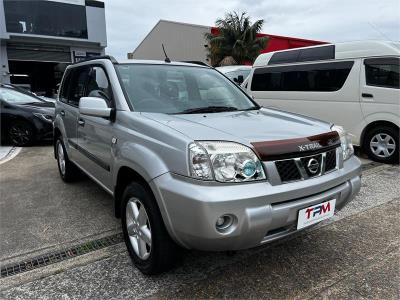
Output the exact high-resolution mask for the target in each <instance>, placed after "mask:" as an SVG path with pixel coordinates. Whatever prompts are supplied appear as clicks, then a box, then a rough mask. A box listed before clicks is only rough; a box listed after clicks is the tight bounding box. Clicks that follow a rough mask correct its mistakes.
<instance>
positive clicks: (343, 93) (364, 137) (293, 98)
mask: <svg viewBox="0 0 400 300" xmlns="http://www.w3.org/2000/svg"><path fill="white" fill-rule="evenodd" d="M399 62H400V43H395V42H384V41H362V42H361V41H360V42H348V43H338V44H327V45H322V46H313V47H305V48H298V49H289V50H283V51H276V52H270V53H265V54H261V55H260V56H259V57H258V58H257V59H256V61H255V62H254V65H253V69H252V71H251V73H250V76H249V78H248V81H246V82H245V84H246V91H247V92H248V93H249V94H250V95H251V96H252V97H253V98H254V99H255V100H256V101H257V102H258V103H259V104H261V105H262V106H265V107H273V108H278V109H282V110H286V111H290V112H295V113H299V114H303V115H308V116H313V117H316V118H318V119H322V120H326V121H330V122H332V123H335V124H340V125H342V126H343V127H344V128H345V129H346V130H347V131H348V132H350V133H352V134H353V143H354V144H355V145H358V146H361V147H362V148H363V150H364V151H365V152H366V153H367V154H368V156H369V157H370V158H371V159H373V160H375V161H379V162H385V163H393V162H397V161H398V160H399V127H400V89H399Z"/></svg>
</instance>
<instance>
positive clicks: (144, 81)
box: [54, 57, 361, 274]
mask: <svg viewBox="0 0 400 300" xmlns="http://www.w3.org/2000/svg"><path fill="white" fill-rule="evenodd" d="M170 79H171V80H170ZM177 81H180V83H179V84H178V83H177ZM54 134H55V144H54V150H55V158H56V159H57V163H58V168H59V172H60V176H61V178H62V179H63V180H64V181H66V182H70V181H73V180H75V179H76V176H77V172H76V170H77V169H80V170H82V171H83V172H84V173H86V174H87V175H88V176H89V177H91V178H92V179H93V180H94V181H95V182H97V183H98V184H99V185H100V186H101V187H103V188H104V189H105V190H106V191H107V192H108V193H110V194H111V195H113V197H114V201H115V213H116V216H118V217H121V222H122V228H123V234H124V238H125V243H126V246H127V248H128V251H129V254H130V256H131V257H132V260H133V262H134V264H135V265H136V266H137V267H138V268H139V269H140V271H142V272H143V273H145V274H155V273H158V272H161V271H163V270H167V269H168V268H169V267H171V266H172V265H173V264H174V261H175V260H176V259H177V257H178V256H179V251H178V250H179V247H183V248H187V249H199V250H217V251H224V250H239V249H246V248H251V247H256V246H259V245H262V244H265V243H268V242H271V241H274V240H277V239H280V238H283V237H285V236H288V235H289V234H292V233H294V232H297V231H298V230H301V229H303V228H306V227H308V226H311V225H314V224H316V223H317V222H320V221H322V220H324V219H326V218H329V217H331V216H332V215H333V214H334V212H335V211H337V210H340V209H341V208H343V207H344V206H345V205H346V204H347V203H348V202H349V201H350V200H351V199H353V198H354V196H355V195H356V194H357V193H358V191H359V189H360V184H361V181H360V173H361V166H360V161H359V160H358V159H357V158H356V157H355V156H354V155H353V148H352V144H351V141H350V139H349V137H348V135H347V134H346V132H345V131H344V130H343V128H341V127H338V126H335V125H333V124H331V123H327V122H323V121H318V120H315V119H310V118H306V117H302V116H299V115H295V114H290V113H286V112H282V111H277V110H271V109H265V108H261V107H260V106H259V105H257V104H256V103H255V102H254V101H253V100H252V99H251V98H250V97H249V96H247V94H246V93H245V92H244V91H243V90H242V89H241V88H240V87H238V86H237V85H236V84H234V83H233V82H232V81H230V80H229V79H227V78H226V77H224V76H223V75H221V74H220V73H219V72H217V71H216V70H215V69H213V68H209V67H206V66H199V65H194V64H187V63H178V62H168V61H167V62H161V61H140V60H128V61H123V62H117V61H116V60H115V59H112V58H107V57H105V58H101V59H95V60H90V61H86V62H80V63H76V64H74V65H70V66H68V68H67V69H66V72H65V74H64V77H63V80H62V84H61V89H60V96H59V99H58V101H57V103H56V117H55V121H54Z"/></svg>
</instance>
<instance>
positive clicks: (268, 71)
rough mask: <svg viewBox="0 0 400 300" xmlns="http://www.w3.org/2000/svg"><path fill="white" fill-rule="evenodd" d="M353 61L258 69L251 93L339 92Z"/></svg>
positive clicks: (254, 76) (255, 72)
mask: <svg viewBox="0 0 400 300" xmlns="http://www.w3.org/2000/svg"><path fill="white" fill-rule="evenodd" d="M353 64H354V62H353V61H346V62H332V63H320V64H307V65H296V66H285V67H266V68H258V69H256V70H255V71H254V75H253V80H252V83H251V90H252V91H299V92H333V91H337V90H340V89H341V88H342V87H343V85H344V83H345V81H346V79H347V77H348V75H349V73H350V70H351V68H352V66H353Z"/></svg>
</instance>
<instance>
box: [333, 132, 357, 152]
mask: <svg viewBox="0 0 400 300" xmlns="http://www.w3.org/2000/svg"><path fill="white" fill-rule="evenodd" d="M332 131H336V132H337V133H338V134H339V137H340V147H341V148H342V154H343V160H346V159H349V158H350V157H351V156H352V155H353V154H354V148H353V144H352V142H351V135H350V134H349V133H347V132H346V130H344V128H343V127H341V126H337V125H334V126H332Z"/></svg>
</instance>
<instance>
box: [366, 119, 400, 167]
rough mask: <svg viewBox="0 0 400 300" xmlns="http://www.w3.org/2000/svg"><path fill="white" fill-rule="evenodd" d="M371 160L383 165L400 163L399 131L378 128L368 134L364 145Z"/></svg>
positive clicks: (386, 127) (396, 129) (383, 126)
mask: <svg viewBox="0 0 400 300" xmlns="http://www.w3.org/2000/svg"><path fill="white" fill-rule="evenodd" d="M363 148H364V151H365V153H366V154H367V155H368V157H369V158H370V159H372V160H373V161H376V162H381V163H398V162H399V129H398V128H394V127H391V126H385V125H382V126H377V127H376V128H373V129H371V130H369V131H368V132H367V134H366V135H365V139H364V145H363Z"/></svg>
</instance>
